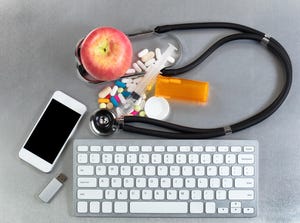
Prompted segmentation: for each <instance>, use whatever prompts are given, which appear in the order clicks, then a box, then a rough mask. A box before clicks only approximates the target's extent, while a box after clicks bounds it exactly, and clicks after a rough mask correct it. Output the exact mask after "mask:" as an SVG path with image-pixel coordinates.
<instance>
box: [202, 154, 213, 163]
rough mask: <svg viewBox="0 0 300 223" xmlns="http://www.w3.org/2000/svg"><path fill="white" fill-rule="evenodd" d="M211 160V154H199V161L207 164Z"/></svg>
mask: <svg viewBox="0 0 300 223" xmlns="http://www.w3.org/2000/svg"><path fill="white" fill-rule="evenodd" d="M210 162H211V156H210V155H209V154H201V163H202V164H209V163H210Z"/></svg>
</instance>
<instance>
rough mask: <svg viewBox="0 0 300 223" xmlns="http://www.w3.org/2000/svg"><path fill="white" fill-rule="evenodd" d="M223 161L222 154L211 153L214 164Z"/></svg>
mask: <svg viewBox="0 0 300 223" xmlns="http://www.w3.org/2000/svg"><path fill="white" fill-rule="evenodd" d="M223 162H224V157H223V154H214V155H213V163H214V164H221V163H223Z"/></svg>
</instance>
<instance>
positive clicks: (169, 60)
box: [167, 56, 175, 63]
mask: <svg viewBox="0 0 300 223" xmlns="http://www.w3.org/2000/svg"><path fill="white" fill-rule="evenodd" d="M167 61H168V62H170V63H175V59H174V57H171V56H169V57H168V58H167Z"/></svg>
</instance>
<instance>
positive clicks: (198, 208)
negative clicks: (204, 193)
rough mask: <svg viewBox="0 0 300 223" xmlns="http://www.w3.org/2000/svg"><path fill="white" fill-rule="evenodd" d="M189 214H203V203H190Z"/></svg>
mask: <svg viewBox="0 0 300 223" xmlns="http://www.w3.org/2000/svg"><path fill="white" fill-rule="evenodd" d="M190 212H191V213H192V214H197V213H203V202H191V203H190Z"/></svg>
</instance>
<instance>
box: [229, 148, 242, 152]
mask: <svg viewBox="0 0 300 223" xmlns="http://www.w3.org/2000/svg"><path fill="white" fill-rule="evenodd" d="M230 151H231V152H233V153H239V152H241V151H242V147H241V146H231V148H230Z"/></svg>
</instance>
